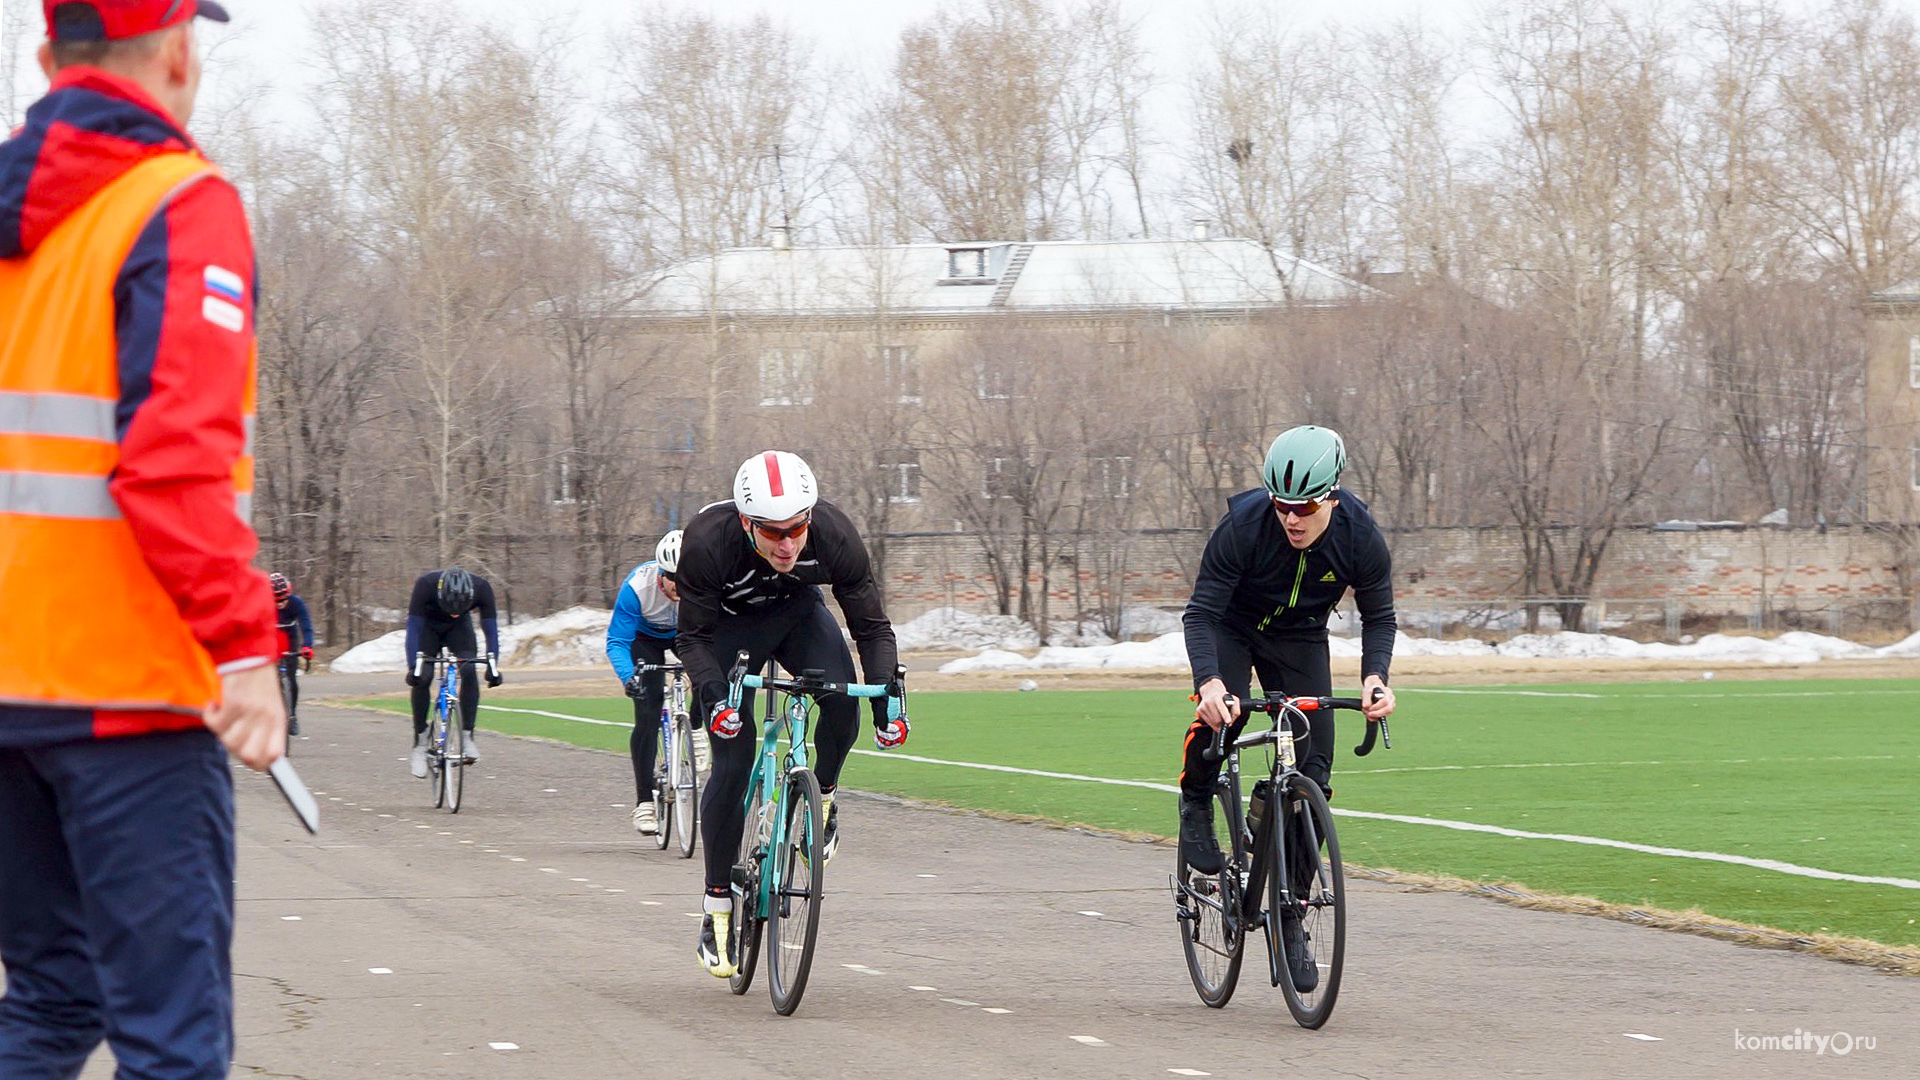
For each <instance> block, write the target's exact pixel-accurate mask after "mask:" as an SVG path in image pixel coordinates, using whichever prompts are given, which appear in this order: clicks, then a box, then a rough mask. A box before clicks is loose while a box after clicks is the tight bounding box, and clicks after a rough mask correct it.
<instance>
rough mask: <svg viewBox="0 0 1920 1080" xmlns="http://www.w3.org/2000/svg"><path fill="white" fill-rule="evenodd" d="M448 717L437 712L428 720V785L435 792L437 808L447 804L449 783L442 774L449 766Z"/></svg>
mask: <svg viewBox="0 0 1920 1080" xmlns="http://www.w3.org/2000/svg"><path fill="white" fill-rule="evenodd" d="M446 745H447V718H446V717H444V716H441V715H440V714H438V713H435V714H434V715H433V717H432V718H431V719H429V720H428V721H427V785H428V787H429V789H430V790H432V792H433V805H434V808H435V809H436V810H437V809H439V808H440V807H442V806H445V805H446V802H447V785H446V780H445V778H444V777H443V776H442V775H441V774H442V773H443V772H445V771H446V767H447V754H446Z"/></svg>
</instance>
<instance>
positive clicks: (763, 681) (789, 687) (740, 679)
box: [727, 652, 907, 720]
mask: <svg viewBox="0 0 1920 1080" xmlns="http://www.w3.org/2000/svg"><path fill="white" fill-rule="evenodd" d="M747 666H748V665H747V654H746V653H744V652H742V653H740V654H739V656H738V657H736V658H735V660H734V665H733V670H732V671H730V672H728V673H727V684H728V685H727V707H728V708H733V709H737V708H739V707H740V698H741V691H742V690H758V689H760V688H762V687H764V688H766V689H768V690H778V691H780V692H781V693H784V694H796V695H802V696H806V697H812V698H818V697H820V696H822V695H825V694H843V695H845V696H847V697H851V698H886V699H887V719H889V720H898V719H899V718H900V717H901V716H902V715H904V714H905V713H906V699H907V669H906V667H905V666H904V665H896V666H895V667H894V669H893V682H892V683H848V682H828V681H827V680H826V677H825V675H826V673H825V672H821V671H803V672H801V673H800V677H799V678H797V679H775V678H770V677H768V676H765V675H753V674H750V673H748V671H747Z"/></svg>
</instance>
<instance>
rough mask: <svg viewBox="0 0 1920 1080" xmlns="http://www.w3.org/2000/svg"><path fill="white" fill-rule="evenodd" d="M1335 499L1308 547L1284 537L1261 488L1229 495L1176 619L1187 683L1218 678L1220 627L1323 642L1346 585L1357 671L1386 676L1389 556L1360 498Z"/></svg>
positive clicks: (1391, 625)
mask: <svg viewBox="0 0 1920 1080" xmlns="http://www.w3.org/2000/svg"><path fill="white" fill-rule="evenodd" d="M1339 499H1340V505H1338V506H1336V507H1334V510H1333V520H1332V521H1330V522H1328V523H1327V531H1326V532H1325V533H1322V534H1321V536H1320V539H1319V540H1318V541H1316V542H1315V543H1314V545H1313V546H1312V547H1310V548H1307V549H1306V550H1305V551H1300V550H1297V549H1295V548H1294V546H1293V545H1292V544H1290V543H1288V542H1287V532H1286V527H1285V526H1283V525H1282V524H1281V523H1280V516H1279V515H1278V514H1276V513H1274V511H1273V502H1272V500H1271V498H1270V497H1269V496H1268V495H1267V491H1266V489H1265V488H1255V489H1253V490H1252V491H1243V492H1241V493H1240V494H1238V495H1235V496H1234V497H1233V498H1231V499H1229V500H1227V513H1226V516H1225V517H1223V518H1221V519H1220V524H1219V525H1217V526H1215V527H1214V530H1213V536H1212V537H1211V538H1209V539H1208V540H1207V550H1206V552H1205V553H1204V554H1203V555H1201V556H1200V573H1199V574H1198V575H1197V576H1196V577H1195V579H1194V582H1193V598H1192V599H1191V600H1188V601H1187V610H1186V614H1185V615H1184V616H1183V617H1182V619H1181V621H1182V623H1183V624H1184V625H1185V627H1186V637H1187V660H1188V662H1189V663H1190V664H1192V665H1193V686H1194V689H1196V690H1198V689H1199V688H1200V685H1201V684H1202V683H1204V682H1206V681H1207V680H1208V679H1217V678H1220V660H1219V653H1218V651H1217V649H1216V648H1215V646H1214V640H1215V637H1216V635H1217V634H1218V633H1219V632H1220V630H1221V629H1223V628H1224V629H1231V630H1233V631H1236V632H1238V633H1239V634H1240V635H1241V636H1243V637H1245V638H1247V639H1248V640H1255V639H1258V638H1260V637H1263V636H1264V637H1268V638H1271V639H1274V640H1279V641H1299V642H1324V641H1326V640H1327V614H1328V613H1329V612H1331V611H1332V610H1333V606H1334V605H1335V604H1337V603H1339V602H1340V598H1341V597H1342V596H1344V595H1346V591H1347V589H1348V588H1349V587H1351V588H1352V589H1353V597H1354V601H1355V602H1356V603H1357V604H1358V605H1359V608H1360V625H1361V647H1362V650H1363V652H1362V655H1361V663H1360V670H1361V672H1362V674H1363V675H1378V676H1380V678H1381V679H1382V680H1383V681H1384V680H1385V679H1386V678H1387V669H1388V667H1389V666H1391V665H1392V663H1393V638H1394V633H1395V631H1396V629H1397V623H1396V621H1395V619H1394V614H1393V559H1392V556H1390V555H1389V554H1388V553H1387V541H1386V538H1385V537H1383V536H1381V535H1380V528H1379V526H1377V525H1375V524H1374V523H1373V515H1372V514H1370V513H1368V512H1367V504H1366V503H1364V502H1362V501H1360V500H1359V499H1358V498H1356V497H1355V496H1354V495H1353V494H1352V493H1351V492H1347V491H1342V492H1340V494H1339Z"/></svg>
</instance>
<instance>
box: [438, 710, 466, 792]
mask: <svg viewBox="0 0 1920 1080" xmlns="http://www.w3.org/2000/svg"><path fill="white" fill-rule="evenodd" d="M461 735H462V732H461V730H460V725H459V724H448V725H447V767H446V771H445V772H444V773H443V774H442V775H443V776H445V777H446V785H447V812H448V813H453V814H457V813H459V812H460V793H461V792H462V791H463V790H464V789H465V788H466V778H467V769H466V764H467V763H466V759H465V758H464V757H462V756H461V755H462V754H464V753H466V746H465V745H464V744H463V743H462V742H461V741H460V739H461Z"/></svg>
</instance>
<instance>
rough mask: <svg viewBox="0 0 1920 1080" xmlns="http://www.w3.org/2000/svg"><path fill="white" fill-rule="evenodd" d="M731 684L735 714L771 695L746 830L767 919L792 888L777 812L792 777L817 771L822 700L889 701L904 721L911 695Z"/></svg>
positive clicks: (758, 914) (828, 686)
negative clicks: (817, 711) (811, 724)
mask: <svg viewBox="0 0 1920 1080" xmlns="http://www.w3.org/2000/svg"><path fill="white" fill-rule="evenodd" d="M743 655H744V654H743ZM730 681H731V682H732V689H731V692H730V693H729V695H728V704H729V706H730V707H732V708H735V709H737V708H739V707H740V700H741V696H742V691H743V690H757V689H763V688H764V689H766V690H767V691H768V695H767V697H768V701H767V722H766V724H765V730H764V731H762V732H761V734H760V757H759V761H758V762H757V763H756V764H755V766H754V769H753V774H752V776H751V777H749V779H748V781H747V794H746V828H749V829H754V830H756V834H755V836H756V839H755V842H754V855H755V857H756V858H758V859H759V861H760V875H759V877H760V880H759V882H758V885H757V888H756V890H755V895H754V898H753V905H754V906H753V916H754V917H755V918H766V917H767V915H768V913H770V912H771V911H772V910H773V898H774V897H775V896H779V895H781V891H782V889H783V888H784V886H785V884H786V883H785V882H784V881H782V880H780V874H781V872H782V867H781V865H780V860H779V859H778V858H777V857H776V854H777V853H778V852H780V851H781V850H783V849H784V848H785V845H786V841H787V816H786V815H785V814H782V813H776V812H775V808H777V807H778V806H779V799H780V792H781V791H782V790H784V788H785V787H786V785H785V783H784V781H785V780H786V778H787V776H788V775H790V774H791V773H793V772H795V771H797V770H800V769H807V768H811V767H812V766H811V764H810V759H809V758H808V756H807V721H808V717H810V716H811V715H812V713H813V705H814V700H815V698H816V696H817V695H819V694H823V693H831V694H845V695H846V696H848V697H853V698H879V697H883V698H886V699H887V715H888V718H889V719H899V717H900V716H901V715H902V713H903V712H904V711H905V708H906V705H905V700H904V698H905V692H904V691H902V693H901V694H899V695H893V694H889V693H888V688H887V687H886V686H885V685H884V684H879V683H871V684H866V683H828V682H821V681H818V680H817V679H808V678H806V677H804V676H803V678H802V679H801V680H799V681H797V682H796V681H794V680H782V679H771V678H767V677H765V676H760V675H746V674H742V675H739V676H738V677H737V678H735V679H733V680H730ZM776 694H782V695H784V696H785V698H786V707H785V709H784V710H780V709H776V708H775V701H776V698H775V695H776ZM776 717H777V719H776ZM783 735H784V736H785V737H786V740H787V752H786V756H785V766H786V767H785V768H784V769H783V768H781V766H780V758H781V755H780V739H781V737H782V736H783ZM763 793H766V794H764V795H763ZM769 819H770V820H769Z"/></svg>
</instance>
